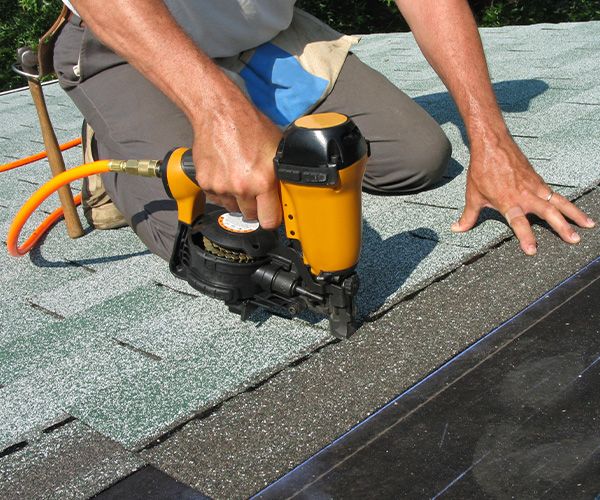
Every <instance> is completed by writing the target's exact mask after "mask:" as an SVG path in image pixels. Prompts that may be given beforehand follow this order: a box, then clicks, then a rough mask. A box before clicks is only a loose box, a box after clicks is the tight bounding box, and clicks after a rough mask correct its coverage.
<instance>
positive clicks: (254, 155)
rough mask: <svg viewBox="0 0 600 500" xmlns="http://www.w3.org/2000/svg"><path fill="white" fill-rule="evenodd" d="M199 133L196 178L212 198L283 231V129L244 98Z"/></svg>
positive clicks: (195, 149)
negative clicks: (279, 175)
mask: <svg viewBox="0 0 600 500" xmlns="http://www.w3.org/2000/svg"><path fill="white" fill-rule="evenodd" d="M194 132H195V138H194V147H193V152H194V163H195V165H196V179H197V181H198V184H199V185H200V187H202V189H203V190H204V191H205V192H206V193H207V195H208V198H209V200H210V201H212V202H213V203H216V204H218V205H220V206H223V207H225V208H226V209H227V210H229V211H232V212H234V211H241V212H242V213H243V214H244V217H245V218H247V219H258V220H259V221H260V225H261V226H262V227H263V228H265V229H275V228H277V227H278V226H279V224H280V223H281V202H280V200H279V191H278V185H277V179H276V177H275V169H274V167H273V158H274V157H275V152H276V151H277V145H278V144H279V140H280V139H281V132H280V131H279V129H278V128H277V127H276V126H275V125H273V123H272V122H271V121H270V120H269V119H268V118H267V117H266V116H264V115H263V114H262V113H260V111H258V110H256V109H255V108H254V107H253V106H252V105H251V104H250V103H248V101H247V100H246V99H245V98H243V97H241V98H240V99H239V100H238V102H237V103H235V102H229V103H227V104H226V107H225V108H224V109H222V110H220V112H219V113H217V114H216V115H215V116H213V117H212V120H203V121H202V122H200V123H199V124H198V125H197V126H195V127H194Z"/></svg>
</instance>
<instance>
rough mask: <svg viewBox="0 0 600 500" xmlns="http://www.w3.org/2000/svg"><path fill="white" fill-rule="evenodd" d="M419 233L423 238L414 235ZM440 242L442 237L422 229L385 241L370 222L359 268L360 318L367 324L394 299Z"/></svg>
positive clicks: (366, 224)
mask: <svg viewBox="0 0 600 500" xmlns="http://www.w3.org/2000/svg"><path fill="white" fill-rule="evenodd" d="M415 233H418V234H419V237H418V238H417V237H415V236H414V235H413V234H415ZM438 243H439V239H438V235H437V233H436V232H435V231H433V230H432V229H430V228H426V227H421V228H417V229H415V230H413V231H410V232H409V231H405V232H402V233H398V234H396V235H394V236H391V237H389V238H387V239H385V240H384V239H382V237H381V235H380V234H379V233H378V232H377V231H376V230H375V229H373V228H372V227H371V226H370V224H369V223H368V222H367V221H364V224H363V247H362V251H361V258H360V262H359V265H358V274H359V278H360V289H359V292H358V309H359V317H360V318H361V319H362V320H363V321H364V320H366V319H367V318H368V317H369V316H371V315H372V314H373V313H374V312H376V311H377V310H378V309H379V308H380V307H381V306H383V305H384V304H385V303H386V302H387V301H388V299H389V298H390V297H391V296H393V295H394V294H395V293H396V292H397V291H398V290H400V288H401V287H402V285H404V283H406V281H407V279H408V278H409V277H410V276H411V275H412V274H413V272H414V271H415V269H416V268H417V267H418V266H419V264H421V263H422V262H423V261H424V260H425V259H426V258H427V256H428V255H429V254H430V253H431V252H432V251H433V249H434V248H435V247H436V245H437V244H438Z"/></svg>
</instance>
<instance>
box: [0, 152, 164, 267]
mask: <svg viewBox="0 0 600 500" xmlns="http://www.w3.org/2000/svg"><path fill="white" fill-rule="evenodd" d="M106 172H120V173H126V174H133V175H141V176H144V177H159V176H160V162H159V161H156V160H101V161H95V162H93V163H87V164H85V165H80V166H79V167H75V168H71V169H69V170H67V171H65V172H63V173H61V174H59V175H57V176H56V177H53V178H52V179H50V180H49V181H48V182H47V183H46V184H44V185H43V186H41V187H40V188H39V189H38V190H37V191H36V192H35V193H33V195H31V197H30V198H29V199H28V200H27V202H25V204H24V205H23V206H22V207H21V209H20V210H19V211H18V212H17V215H16V216H15V218H14V220H13V221H12V224H11V225H10V228H9V230H8V235H7V238H6V247H7V249H8V253H9V254H10V255H12V256H14V257H20V256H22V255H25V254H26V253H27V252H29V250H31V249H32V248H33V247H34V246H35V244H36V243H37V242H38V241H39V239H40V238H41V237H42V236H43V235H44V233H45V232H46V231H47V230H48V228H50V227H51V226H52V224H54V223H55V222H56V221H57V220H58V219H59V218H60V217H61V215H62V213H63V211H62V208H57V209H56V210H54V212H52V213H51V214H50V215H49V216H48V217H46V219H44V221H43V222H42V223H41V224H40V225H39V226H38V227H37V228H36V229H35V230H34V231H33V233H31V236H29V238H27V240H26V241H25V243H23V245H20V246H19V244H18V241H19V235H20V234H21V230H22V229H23V226H24V225H25V223H26V222H27V220H28V219H29V217H30V216H31V214H32V213H33V212H34V211H35V209H36V208H37V207H39V206H40V205H41V203H42V202H43V201H44V200H45V199H46V198H48V196H50V195H51V194H52V193H54V192H55V191H57V190H58V189H59V188H61V187H62V186H64V185H66V184H69V183H71V182H73V181H76V180H78V179H82V178H84V177H89V176H90V175H94V174H102V173H106ZM73 201H74V202H75V204H76V205H78V204H79V203H81V195H77V196H75V197H74V198H73Z"/></svg>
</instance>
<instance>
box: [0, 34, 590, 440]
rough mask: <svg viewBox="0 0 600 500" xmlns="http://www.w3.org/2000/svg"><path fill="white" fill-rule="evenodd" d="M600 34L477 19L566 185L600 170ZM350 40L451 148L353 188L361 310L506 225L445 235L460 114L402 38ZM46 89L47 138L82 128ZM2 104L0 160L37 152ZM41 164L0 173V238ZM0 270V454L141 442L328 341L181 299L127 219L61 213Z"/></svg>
mask: <svg viewBox="0 0 600 500" xmlns="http://www.w3.org/2000/svg"><path fill="white" fill-rule="evenodd" d="M599 34H600V23H581V24H561V25H536V26H530V27H518V28H517V27H510V28H501V29H484V30H482V36H483V40H484V45H485V47H486V50H487V55H488V60H489V64H490V68H491V73H492V78H493V81H494V88H495V90H496V92H497V95H498V98H499V101H500V103H501V105H502V108H503V110H504V111H505V116H506V117H507V121H508V123H509V125H510V126H511V129H512V130H513V133H514V134H515V137H516V138H517V141H518V142H519V143H520V144H521V146H522V147H523V149H524V151H525V153H526V154H528V155H529V156H530V157H531V158H532V162H533V163H534V165H535V167H536V169H537V170H538V171H539V172H540V173H541V174H542V175H543V176H544V177H545V178H546V180H547V181H548V182H550V183H552V185H553V186H554V187H555V189H556V190H557V191H559V192H561V193H563V194H565V195H567V196H575V195H576V194H578V193H580V192H583V191H585V190H586V189H587V188H589V187H590V186H592V185H595V184H597V183H598V182H599V181H600V166H599V165H600V163H599V160H600V158H599V156H600V150H599V148H598V136H599V132H600V118H599V115H598V110H599V109H600V83H599V82H600V78H599V77H600V67H599V65H598V53H599V50H600V37H599V36H598V35H599ZM355 52H356V53H357V54H358V55H359V56H360V57H361V58H362V59H363V60H364V61H366V62H367V63H368V64H370V65H372V66H373V67H374V68H376V69H378V70H380V71H381V72H382V73H384V74H385V75H386V76H387V77H388V78H389V79H390V80H391V81H392V82H394V83H395V84H396V85H398V86H399V87H400V88H402V89H403V90H405V91H406V92H407V93H408V94H409V95H411V96H413V97H415V98H416V100H417V102H419V103H420V104H421V105H422V106H423V107H425V108H426V109H427V111H429V112H430V113H431V114H432V115H433V116H434V117H435V118H436V119H437V120H438V122H439V123H440V124H441V125H442V127H443V129H444V130H445V132H446V134H447V135H448V137H449V138H450V140H451V142H452V144H453V148H454V153H453V163H452V165H451V169H450V175H449V178H448V179H446V182H445V183H443V185H441V186H440V187H438V188H437V189H434V190H431V191H428V192H424V193H420V194H417V195H413V196H404V197H376V196H371V195H365V196H364V216H365V221H366V224H365V231H364V245H363V251H362V257H361V262H360V266H359V274H360V277H361V282H362V284H361V292H360V295H359V307H360V310H361V313H362V315H363V316H370V315H374V314H382V313H384V312H385V310H386V309H387V308H389V307H390V306H392V305H394V304H395V303H397V302H398V301H400V300H401V299H402V297H404V296H405V295H406V294H408V293H410V292H412V291H415V290H417V289H420V288H422V287H424V286H426V285H427V284H428V283H430V282H431V281H433V280H434V279H435V278H436V277H438V276H440V275H442V274H444V273H445V272H447V271H449V270H451V269H454V268H456V267H457V266H459V265H460V264H461V263H463V262H465V261H466V260H468V259H470V258H472V257H473V256H475V255H477V254H481V253H482V252H484V251H485V250H486V249H488V248H490V247H491V246H493V245H494V244H496V243H497V242H499V241H501V240H503V239H505V238H507V237H508V236H510V231H509V230H508V229H507V228H506V226H505V225H504V224H503V223H502V222H500V221H499V220H497V219H496V218H494V217H491V218H490V217H488V218H487V219H486V220H483V221H482V223H481V224H480V225H479V226H478V227H477V228H476V229H475V230H473V231H471V232H469V233H467V234H463V235H456V234H453V233H451V232H450V231H449V225H450V223H451V222H452V221H454V220H456V218H457V217H458V215H459V214H460V208H461V207H462V199H463V194H464V183H465V176H466V168H467V166H468V150H467V146H466V145H465V137H464V127H463V125H462V123H461V121H460V119H459V117H458V115H457V113H456V110H455V108H454V105H453V104H452V102H451V99H450V97H449V96H448V94H447V93H446V92H445V90H444V88H443V86H442V84H441V83H440V82H439V80H438V79H437V77H436V76H435V74H434V73H433V71H432V70H431V69H430V68H429V67H428V66H427V64H426V62H425V60H424V59H423V57H422V56H421V55H420V53H419V51H418V49H417V47H416V44H415V43H414V40H413V39H412V37H411V35H409V34H385V35H383V34H382V35H370V36H365V37H363V39H362V41H361V43H360V44H359V45H358V46H357V47H356V50H355ZM45 90H46V95H47V99H48V103H49V108H50V114H51V116H52V117H53V119H54V122H55V125H56V126H57V135H58V136H59V140H60V141H66V140H68V139H71V138H73V137H75V136H77V135H79V129H80V125H81V117H80V116H79V114H78V112H77V110H76V109H75V108H74V107H73V106H72V104H71V103H70V101H69V100H68V98H67V97H65V96H64V95H63V94H62V91H61V90H60V89H59V88H58V86H57V85H47V86H46V87H45ZM0 113H1V115H2V120H1V123H0V162H8V161H11V160H12V159H13V158H18V157H21V156H24V155H27V154H31V153H33V152H37V151H38V150H40V149H42V148H43V146H42V144H41V139H40V134H39V131H38V127H37V118H36V116H35V110H34V108H33V105H32V103H31V100H30V98H29V96H28V94H27V93H26V92H15V93H11V94H6V95H0ZM79 155H80V153H79V152H77V151H75V152H69V153H67V154H66V160H67V163H68V164H69V165H76V164H79V163H80V161H79ZM47 172H48V168H47V166H46V165H45V164H44V162H40V163H39V164H36V165H32V166H29V167H24V168H21V169H19V170H16V171H11V172H9V173H5V174H2V183H0V234H3V235H5V234H6V230H7V228H8V225H9V223H10V221H11V220H12V218H13V216H14V214H15V213H16V211H17V209H18V207H19V206H20V204H21V203H22V202H24V200H25V199H26V198H27V197H28V196H29V195H30V194H31V193H32V192H33V191H34V190H35V189H36V187H37V186H38V185H39V184H41V183H42V182H43V181H44V180H45V179H46V178H47V175H48V174H47ZM57 203H58V202H57V200H56V199H53V200H50V201H49V202H47V203H46V204H45V205H44V208H45V209H50V208H51V207H54V206H56V204H57ZM43 215H44V214H42V213H38V214H36V215H35V216H34V217H33V221H34V222H39V221H40V220H41V218H42V216H43ZM32 227H33V224H31V225H29V226H27V228H28V229H31V228H32ZM26 231H27V229H26ZM0 266H1V269H2V273H1V274H0V286H1V287H2V290H3V292H4V297H5V299H4V301H3V302H2V304H1V305H0V331H1V335H0V386H1V387H0V450H2V449H4V448H6V447H9V446H11V445H15V444H16V443H21V442H23V441H28V442H30V443H35V442H36V441H37V440H38V439H40V436H41V434H40V432H41V431H42V430H43V429H44V428H46V427H48V426H50V425H52V424H54V423H56V422H57V421H58V420H60V419H62V418H65V416H67V415H72V416H75V417H76V418H77V419H79V420H80V421H81V422H82V423H83V424H86V425H87V426H89V427H91V428H92V429H93V430H94V431H95V432H96V433H98V434H99V435H104V436H106V437H108V438H111V439H113V440H116V441H118V442H119V443H121V444H122V445H123V446H124V447H126V448H129V449H137V448H139V447H141V446H144V445H145V444H147V443H148V442H150V441H151V440H153V439H155V438H156V437H158V436H160V435H161V434H162V433H164V432H167V431H168V430H170V429H172V428H173V427H174V426H176V425H177V424H179V423H182V422H184V421H186V420H188V419H189V418H191V417H192V416H193V415H194V414H196V413H198V412H201V411H203V410H205V409H207V408H210V407H211V406H213V405H215V404H216V403H217V402H219V401H222V400H223V399H224V398H226V397H228V396H230V395H232V394H235V393H236V392H239V391H240V390H243V389H244V388H245V387H248V386H249V385H252V384H254V383H257V382H258V381H260V380H262V379H264V378H266V377H268V376H269V375H270V374H272V373H274V372H275V371H277V370H280V369H281V368H283V367H285V366H287V365H288V364H289V363H290V362H292V361H294V360H296V359H298V358H300V357H302V356H304V355H306V354H307V353H310V352H311V351H313V350H314V349H316V348H318V347H319V346H320V345H323V344H324V343H327V342H330V341H331V339H330V337H329V336H328V334H327V329H326V323H325V322H324V321H320V322H317V323H313V324H311V323H307V322H305V321H302V320H299V319H298V320H293V321H290V320H285V319H281V318H277V317H274V316H271V317H268V316H266V315H260V314H259V315H257V316H255V317H253V319H252V321H249V322H246V323H242V322H240V320H239V318H238V317H237V316H235V315H232V314H230V313H229V312H228V311H227V309H226V307H225V306H223V304H221V303H219V302H217V301H215V300H213V299H210V298H207V297H203V296H197V297H192V296H190V294H191V295H195V296H196V295H198V294H197V292H195V291H194V290H192V289H190V288H189V287H188V286H187V285H186V284H184V283H182V282H179V281H177V280H176V279H175V278H173V277H172V276H170V275H169V273H168V269H167V266H166V264H165V263H164V262H163V261H161V260H160V259H159V258H157V257H155V256H152V255H150V254H148V253H147V252H146V251H145V249H144V247H143V245H142V244H141V243H140V242H139V241H138V240H137V238H136V237H135V235H134V234H133V233H132V232H131V231H130V230H128V229H123V230H118V231H108V232H106V231H105V232H101V231H92V232H90V233H89V234H88V235H86V236H85V237H84V238H81V239H79V240H69V239H68V237H67V236H66V234H65V230H64V227H63V225H62V224H59V225H58V227H56V228H55V229H53V230H52V232H51V233H50V235H49V236H48V237H47V239H46V240H45V242H44V244H43V245H42V246H41V247H40V248H39V249H36V250H35V251H34V252H32V254H31V255H30V256H29V257H25V258H23V259H13V258H10V257H8V256H7V255H6V254H5V253H0ZM30 445H31V444H30Z"/></svg>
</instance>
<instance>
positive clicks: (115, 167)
mask: <svg viewBox="0 0 600 500" xmlns="http://www.w3.org/2000/svg"><path fill="white" fill-rule="evenodd" d="M160 164H161V162H160V160H110V161H109V162H108V167H109V169H110V171H111V172H119V173H124V174H129V175H140V176H142V177H160Z"/></svg>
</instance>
